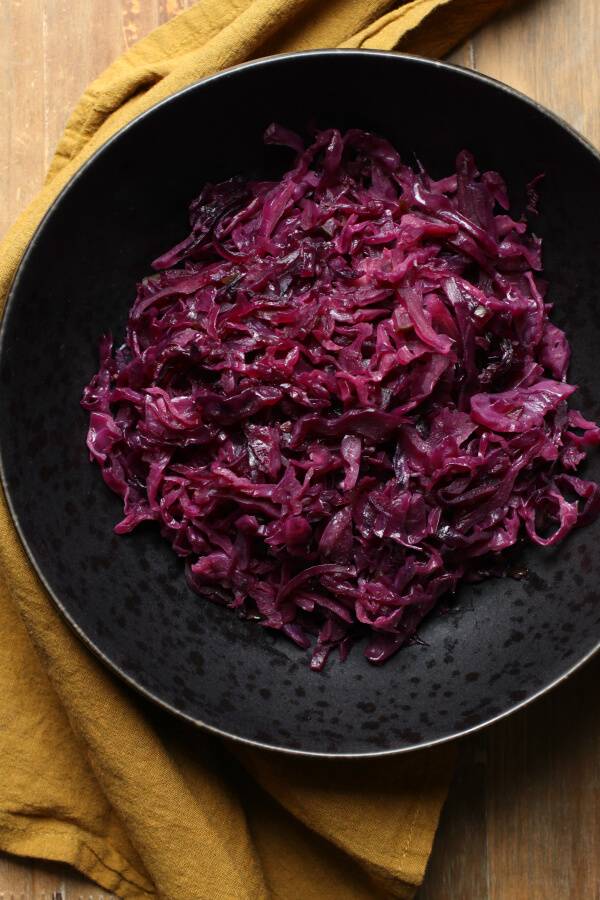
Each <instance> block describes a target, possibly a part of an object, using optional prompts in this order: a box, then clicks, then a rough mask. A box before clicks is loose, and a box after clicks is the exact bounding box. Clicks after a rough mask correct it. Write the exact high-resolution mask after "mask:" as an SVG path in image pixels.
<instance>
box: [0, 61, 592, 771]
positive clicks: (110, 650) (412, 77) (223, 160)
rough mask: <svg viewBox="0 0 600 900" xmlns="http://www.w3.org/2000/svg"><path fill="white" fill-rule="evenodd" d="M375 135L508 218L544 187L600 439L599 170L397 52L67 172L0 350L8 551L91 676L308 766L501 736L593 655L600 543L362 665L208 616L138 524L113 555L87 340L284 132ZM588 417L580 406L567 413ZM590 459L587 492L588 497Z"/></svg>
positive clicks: (246, 102) (500, 95) (275, 82)
mask: <svg viewBox="0 0 600 900" xmlns="http://www.w3.org/2000/svg"><path fill="white" fill-rule="evenodd" d="M313 116H316V117H317V123H318V125H320V126H322V127H327V126H331V125H335V126H337V127H339V128H342V129H344V128H346V127H359V128H363V129H372V130H375V131H377V132H379V133H380V134H383V135H384V136H385V137H387V138H388V139H389V140H391V141H392V143H393V144H394V145H395V146H396V147H397V148H398V149H399V151H400V152H401V153H402V155H403V156H404V158H405V159H406V160H407V161H410V160H412V159H413V158H414V155H416V157H418V159H419V160H421V162H422V163H423V165H424V166H425V168H426V169H427V170H428V171H429V172H430V173H431V174H432V175H434V176H441V175H444V174H447V173H449V172H450V171H451V170H452V167H453V164H454V161H455V157H456V155H457V153H458V152H459V151H460V150H462V149H463V148H467V149H469V150H470V151H471V152H472V153H473V154H474V155H475V159H476V162H477V165H478V167H479V168H480V169H481V170H484V169H488V168H491V169H497V170H499V171H500V172H501V173H502V174H503V175H504V176H505V178H506V179H507V181H508V183H509V185H510V186H511V189H512V200H513V201H514V203H515V208H516V209H517V210H521V209H523V208H524V206H525V203H526V198H525V189H524V185H525V184H526V183H527V182H529V181H531V179H532V178H533V177H534V176H536V175H538V174H540V173H541V172H544V173H546V178H545V179H544V181H543V185H542V187H541V193H542V199H541V211H540V215H539V218H538V219H536V221H535V229H536V231H537V232H538V233H539V234H540V235H541V236H542V238H543V239H544V261H545V273H546V276H547V278H548V279H549V281H550V282H551V288H550V293H549V296H548V298H549V299H550V300H551V301H552V302H553V303H554V304H555V310H554V313H553V318H554V321H555V322H556V323H557V324H558V325H559V326H561V327H563V328H565V330H566V332H567V335H568V337H569V340H570V342H571V346H572V350H573V363H572V367H571V380H572V381H573V382H575V383H577V384H579V387H580V390H579V392H578V394H576V395H575V398H576V401H575V405H579V407H580V408H581V409H582V411H583V413H584V414H585V415H586V416H588V417H589V418H594V419H598V418H600V374H599V370H598V366H597V348H598V347H599V346H600V325H599V324H598V321H599V317H598V311H597V308H596V297H595V293H596V284H597V281H598V276H599V275H600V255H599V249H600V217H599V216H598V209H600V158H599V157H598V155H597V154H596V153H595V151H593V150H592V148H591V147H590V146H589V145H587V144H586V143H585V141H583V140H582V139H581V138H580V137H579V136H578V135H577V134H576V133H575V132H573V131H572V130H571V129H570V128H568V127H567V126H566V125H565V124H564V123H562V122H561V121H560V120H558V119H557V118H556V117H555V116H553V115H551V114H550V113H548V112H547V111H545V110H544V109H542V108H540V107H539V106H537V105H536V104H535V103H533V102H531V101H529V100H527V99H526V98H524V97H522V96H520V95H519V94H517V93H515V92H514V91H512V90H510V89H508V88H506V87H504V86H503V85H500V84H497V83H495V82H493V81H491V80H489V79H487V78H483V77H481V76H480V75H476V74H474V73H473V72H469V71H466V70H462V69H459V68H455V67H452V66H449V65H444V64H441V63H438V62H432V61H428V60H423V59H418V58H411V57H406V56H402V55H399V54H392V53H378V52H373V53H370V52H364V51H322V52H313V53H301V54H294V55H289V56H281V57H276V58H271V59H266V60H258V61H256V62H252V63H249V64H247V65H244V66H240V67H238V68H235V69H232V70H229V71H226V72H223V73H221V74H218V75H215V76H213V77H211V78H209V79H207V80H205V81H203V82H200V83H199V84H196V85H194V86H192V87H190V88H188V89H186V90H184V91H182V92H181V93H179V94H177V95H175V96H173V97H171V98H170V99H168V100H167V101H165V102H163V103H161V104H159V105H158V106H156V107H155V108H154V109H152V110H150V111H149V112H147V113H145V114H144V115H143V116H141V117H140V118H138V119H137V120H135V121H134V122H132V123H131V124H130V125H128V126H127V127H126V128H124V129H123V130H122V131H121V132H120V133H119V134H118V135H117V136H116V137H114V138H113V139H112V140H110V141H109V142H108V143H107V144H106V146H104V147H103V148H102V149H101V150H100V151H99V152H98V153H97V154H96V155H95V156H94V157H93V158H92V159H90V161H89V162H88V163H87V164H86V165H85V166H84V167H83V168H82V169H81V171H80V172H79V173H78V174H77V176H76V177H75V178H73V180H72V181H71V182H70V183H69V185H68V186H67V187H66V189H65V190H64V191H63V192H62V194H61V195H60V197H59V198H58V199H57V201H56V202H55V203H54V205H53V206H52V208H51V210H50V211H49V213H48V214H47V215H46V217H45V219H44V221H43V222H42V224H41V225H40V227H39V229H38V231H37V233H36V235H35V237H34V239H33V241H32V243H31V245H30V247H29V249H28V251H27V253H26V255H25V257H24V259H23V262H22V264H21V267H20V269H19V272H18V276H17V278H16V281H15V283H14V285H13V288H12V292H11V295H10V299H9V301H8V305H7V308H6V312H5V314H4V320H3V326H2V335H1V356H0V376H1V380H2V382H1V383H2V393H1V396H0V441H1V461H2V476H3V479H4V488H5V491H6V494H7V497H8V500H9V503H10V507H11V511H12V514H13V517H14V519H15V522H16V524H17V528H18V530H19V534H20V536H21V539H22V540H23V543H24V544H25V547H26V548H27V551H28V553H29V556H30V558H31V560H32V562H33V564H34V566H35V568H36V569H37V571H38V573H39V575H40V576H41V578H42V580H43V582H44V584H45V585H46V587H47V588H48V590H49V592H50V594H51V596H52V597H53V599H54V601H55V603H56V604H57V606H58V608H59V609H60V610H61V612H62V613H63V615H64V616H65V618H66V619H67V621H68V622H69V623H70V624H71V625H72V626H73V627H74V628H75V630H76V631H77V633H78V634H79V635H80V637H81V638H82V639H83V640H84V641H85V642H86V643H87V645H88V646H89V647H90V648H91V649H92V650H94V651H95V652H96V653H97V654H98V655H99V656H100V658H101V659H103V660H104V662H105V663H106V664H107V665H108V666H109V667H110V668H111V669H112V670H113V671H115V672H117V673H118V674H119V675H121V676H122V677H123V678H124V679H125V680H126V681H127V682H129V684H131V685H133V686H134V687H136V688H137V689H139V690H140V691H141V692H142V693H143V694H145V695H146V696H147V697H150V698H151V699H153V700H155V701H156V702H158V703H160V704H161V705H163V706H164V707H166V708H167V709H169V710H172V711H173V712H175V713H177V714H178V715H180V716H182V717H184V718H186V719H188V720H189V721H191V722H194V723H197V724H200V725H203V726H205V727H207V728H210V729H212V730H214V731H217V732H219V733H222V734H225V735H230V736H234V737H237V738H240V739H242V740H246V741H250V742H254V743H256V744H259V745H263V746H268V747H273V748H280V749H286V750H294V751H300V752H303V753H312V754H331V755H367V754H376V753H381V752H387V751H398V750H406V749H410V748H414V747H419V746H424V745H428V744H432V743H435V742H438V741H443V740H446V739H448V738H450V737H453V736H456V735H459V734H462V733H464V732H466V731H469V730H471V729H473V728H475V727H478V726H481V725H484V724H486V723H489V722H491V721H492V720H494V719H496V718H498V717H499V716H502V715H505V714H506V713H508V712H510V711H511V710H514V709H516V708H517V707H518V706H520V705H521V704H523V703H524V702H526V701H527V700H530V699H531V698H533V697H535V696H537V695H538V694H540V693H541V692H543V691H545V690H546V689H547V688H548V687H550V686H552V685H553V684H555V683H556V682H557V681H559V680H561V679H562V678H564V677H565V675H567V674H568V673H569V672H570V671H572V670H573V669H574V668H576V667H577V666H578V665H580V664H581V663H582V662H583V661H584V660H586V659H587V658H588V657H589V656H590V655H591V654H592V653H593V652H594V651H595V650H596V648H597V647H598V643H599V640H600V603H599V597H598V584H599V580H600V555H599V554H597V553H596V552H595V548H596V543H597V540H598V534H599V528H600V523H598V522H597V523H596V524H595V525H592V526H590V527H588V528H585V529H582V530H580V531H578V532H575V533H573V534H572V535H571V536H570V537H569V538H568V539H567V540H566V541H564V542H563V543H562V544H561V545H560V546H559V547H557V548H556V549H552V550H546V551H544V550H540V549H538V548H531V549H529V550H527V551H526V553H525V558H524V562H523V564H524V566H525V567H526V568H527V570H528V576H527V577H526V578H524V579H522V580H521V581H515V580H512V579H493V580H490V581H487V582H485V583H482V584H480V585H479V586H476V587H472V586H471V587H469V586H465V587H462V588H461V589H460V590H459V592H458V600H457V607H456V609H455V610H454V611H452V612H451V613H448V614H446V615H444V616H436V615H432V616H430V617H429V619H428V620H427V621H426V622H425V623H424V624H423V626H422V628H421V630H420V636H421V639H422V640H423V641H424V642H425V643H424V644H420V645H415V646H410V647H407V648H405V649H403V650H401V651H400V652H399V653H398V654H397V655H396V656H395V657H393V658H392V659H391V660H390V661H388V662H387V663H386V664H385V665H384V666H381V667H375V666H372V665H371V664H369V663H368V662H367V661H366V660H365V659H364V657H363V654H362V652H361V647H360V646H358V647H355V648H354V649H353V651H352V652H351V654H350V656H349V658H348V659H347V661H346V662H345V663H343V664H342V663H340V661H339V659H338V658H337V656H336V655H333V656H332V658H330V660H329V661H328V663H327V665H326V666H325V669H324V670H323V671H322V672H320V673H315V672H312V671H310V669H309V658H310V654H307V653H304V652H302V651H301V650H299V649H298V648H297V647H296V646H295V645H293V644H292V643H291V642H289V641H288V640H287V639H285V638H283V637H282V636H281V635H279V634H273V633H269V632H267V631H266V630H265V629H263V628H261V627H259V626H258V625H256V624H251V623H247V622H242V621H240V620H238V619H237V618H236V616H235V615H234V614H233V613H232V612H230V611H229V610H226V609H223V608H220V607H217V606H214V605H212V604H211V603H209V602H205V601H202V600H200V599H199V598H198V597H197V596H196V595H195V594H193V593H192V592H191V591H190V590H189V589H188V587H187V586H186V583H185V580H184V574H183V564H182V563H181V561H180V560H179V559H178V558H177V557H176V556H175V555H174V554H173V553H172V551H171V549H170V548H169V546H167V544H166V543H164V542H163V541H162V539H161V538H160V537H159V535H158V533H157V531H156V530H155V529H154V528H153V527H151V526H147V527H146V526H144V527H140V528H138V529H137V530H136V531H135V532H134V533H132V534H131V535H128V536H124V537H116V536H115V535H114V534H113V528H114V525H115V524H116V523H117V522H118V521H119V520H120V518H121V504H120V501H119V500H118V498H117V497H116V496H114V495H113V494H111V493H110V491H109V490H108V489H107V488H106V487H105V485H104V483H103V482H102V479H101V476H100V471H99V469H98V467H97V466H96V465H92V464H90V462H89V460H88V454H87V451H86V448H85V437H86V429H87V414H86V413H85V412H84V411H83V409H82V408H81V407H80V405H79V401H80V398H81V392H82V388H83V387H84V385H85V384H86V383H87V382H88V381H89V378H90V376H91V375H92V374H93V372H94V371H96V369H97V366H98V338H99V336H100V335H101V334H103V333H104V332H106V331H107V330H109V329H112V330H113V332H114V334H115V338H116V339H117V341H118V342H120V341H121V339H122V337H123V333H124V326H125V322H126V319H127V313H128V310H129V307H130V306H131V304H132V302H133V299H134V296H135V283H136V281H137V280H139V279H141V278H142V277H143V276H144V275H145V274H147V272H148V269H149V262H150V260H152V259H153V258H154V257H155V256H157V255H158V254H159V253H160V252H162V251H164V250H165V249H166V248H168V247H169V246H171V245H173V244H174V243H175V242H176V241H178V240H180V239H181V238H182V237H184V236H185V235H186V234H187V206H188V203H189V202H190V200H191V199H192V198H194V197H195V196H196V195H197V194H198V193H199V192H200V189H201V188H202V186H203V185H204V184H205V182H207V181H213V182H217V181H220V180H223V179H225V178H228V177H230V176H232V175H234V174H243V175H245V176H249V177H252V178H265V177H278V176H280V175H281V174H282V173H283V171H284V170H285V167H286V166H287V165H288V163H289V160H290V156H289V153H288V152H286V151H284V150H283V149H281V148H274V147H267V148H265V146H264V145H263V140H262V135H263V132H264V129H265V127H266V126H267V125H269V123H271V122H273V121H276V122H280V123H281V124H283V125H285V126H287V127H289V128H292V129H295V130H299V131H302V130H303V129H304V126H305V124H306V123H307V121H308V120H309V119H310V118H311V117H313ZM577 398H578V399H577ZM599 455H600V454H595V455H593V458H592V459H591V460H590V461H589V462H588V464H587V469H586V477H591V478H597V477H598V474H599V471H598V470H599V459H598V456H599Z"/></svg>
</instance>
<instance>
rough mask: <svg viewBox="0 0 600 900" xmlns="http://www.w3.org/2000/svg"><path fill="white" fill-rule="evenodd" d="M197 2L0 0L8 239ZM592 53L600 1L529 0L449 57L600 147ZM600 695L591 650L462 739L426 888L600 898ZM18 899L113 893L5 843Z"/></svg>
mask: <svg viewBox="0 0 600 900" xmlns="http://www.w3.org/2000/svg"><path fill="white" fill-rule="evenodd" d="M192 2H193V0H142V2H140V0H0V23H2V24H1V26H0V197H1V198H2V203H1V204H0V238H1V237H2V236H3V235H4V233H5V232H6V230H7V229H8V227H9V225H10V223H11V222H12V221H13V220H14V218H15V217H16V215H17V214H18V213H19V211H20V210H21V209H22V208H23V207H24V206H25V205H26V204H27V203H28V201H29V200H30V199H31V198H32V197H33V196H34V195H35V194H36V192H37V190H38V189H39V187H40V185H41V183H42V179H43V177H44V172H45V170H46V167H47V165H48V162H49V160H50V158H51V156H52V153H53V150H54V147H55V146H56V143H57V141H58V138H59V135H60V133H61V131H62V129H63V127H64V124H65V122H66V120H67V117H68V115H69V113H70V111H71V109H72V107H73V106H74V104H75V102H76V101H77V99H78V98H79V96H80V94H81V93H82V92H83V90H84V88H85V87H86V85H87V83H88V82H89V81H90V80H91V79H93V78H95V77H96V75H98V74H99V73H100V72H101V71H102V70H103V69H104V68H105V67H106V66H107V65H108V64H109V63H110V62H111V61H112V60H113V59H114V58H115V57H117V56H118V55H119V54H120V53H121V52H122V51H123V50H124V49H126V48H127V47H128V46H130V45H131V44H132V43H134V42H135V41H136V40H137V39H139V38H141V37H143V36H144V35H145V34H147V33H148V32H149V31H150V30H151V29H153V28H154V27H155V26H156V25H159V24H161V23H162V22H164V21H166V20H167V19H169V18H170V17H171V16H173V15H175V14H176V13H177V12H179V11H180V10H182V9H184V8H186V6H188V5H192ZM473 2H478V0H473ZM596 50H598V51H600V3H599V2H598V0H520V2H518V3H517V4H516V5H515V6H514V7H513V8H512V9H511V10H510V11H507V12H506V13H503V14H501V15H499V16H496V17H495V18H494V19H493V20H492V21H490V22H489V23H488V24H487V25H486V26H484V27H483V28H482V29H480V30H479V31H478V32H477V33H476V34H474V35H473V36H472V37H471V38H470V39H469V40H467V41H465V43H464V44H463V45H462V46H461V47H459V48H458V49H456V50H455V51H454V53H452V54H451V55H450V57H449V59H450V60H451V61H452V62H455V63H459V64H460V65H463V66H467V67H471V68H475V69H477V70H478V71H480V72H484V73H486V74H489V75H492V76H494V77H495V78H498V79H499V80H501V81H504V82H507V83H508V84H510V85H513V86H514V87H516V88H518V89H519V90H521V91H523V92H524V93H525V94H528V95H529V96H531V97H534V98H536V99H537V100H539V101H541V102H542V103H544V104H545V105H546V106H548V107H550V108H551V109H552V110H554V111H555V112H557V113H558V114H559V115H561V116H563V118H565V119H566V120H567V121H568V122H570V123H571V124H572V125H574V126H575V128H577V129H578V130H579V131H580V132H582V133H583V134H584V135H585V136H586V137H587V138H588V139H589V140H590V141H592V142H593V143H594V144H595V145H596V146H600V75H599V71H600V69H599V61H598V57H597V55H596ZM0 702H1V701H0ZM599 707H600V658H597V659H595V660H594V661H592V662H591V663H589V664H588V665H587V666H586V667H585V668H584V669H583V670H581V671H579V672H578V673H576V674H575V675H574V676H573V677H571V678H570V679H569V680H568V681H567V682H565V683H563V684H562V685H561V686H559V687H558V688H556V689H555V690H553V691H552V692H551V693H550V694H548V695H546V696H545V697H544V698H542V699H541V700H539V701H537V702H536V703H534V704H532V705H531V706H530V707H528V708H526V709H524V710H522V711H521V712H519V713H517V714H515V715H513V716H511V717H509V718H508V719H506V720H504V721H501V722H499V723H497V724H496V725H493V726H491V727H489V728H487V729H484V730H483V731H480V732H478V733H476V734H474V735H473V736H471V737H468V738H465V739H463V740H461V741H460V742H459V745H458V748H459V753H458V764H457V768H456V772H455V776H454V780H453V783H452V787H451V790H450V795H449V798H448V801H447V803H446V806H445V808H444V811H443V814H442V820H441V824H440V828H439V831H438V834H437V836H436V840H435V844H434V849H433V854H432V857H431V860H430V864H429V867H428V871H427V874H426V878H425V882H424V884H423V886H422V888H421V889H420V891H419V893H418V898H419V900H517V898H518V900H599V898H600V846H599V839H600V802H599V801H600V713H599V711H598V710H599ZM0 765H1V762H0ZM13 898H14V900H50V898H52V900H78V898H81V900H84V898H85V900H101V898H103V900H109V895H107V894H106V893H105V892H103V891H101V890H100V889H99V888H97V887H96V886H95V885H93V884H92V883H91V882H89V881H87V880H86V879H84V878H82V877H81V876H79V875H78V874H77V873H76V872H74V871H73V870H72V869H70V868H69V867H67V866H62V865H54V864H49V863H43V862H36V861H32V860H18V859H16V858H14V857H9V856H8V855H6V854H4V855H2V854H0V900H13ZM182 900H184V898H182ZM340 900H343V898H340Z"/></svg>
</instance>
